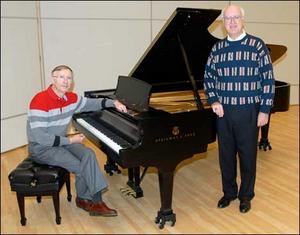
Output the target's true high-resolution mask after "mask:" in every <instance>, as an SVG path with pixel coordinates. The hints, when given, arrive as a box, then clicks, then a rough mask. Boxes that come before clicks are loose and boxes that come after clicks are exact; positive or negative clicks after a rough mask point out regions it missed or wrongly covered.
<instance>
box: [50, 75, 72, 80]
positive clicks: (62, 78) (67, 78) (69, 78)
mask: <svg viewBox="0 0 300 235" xmlns="http://www.w3.org/2000/svg"><path fill="white" fill-rule="evenodd" d="M53 77H55V78H59V79H61V80H68V81H72V80H73V78H72V77H65V76H53Z"/></svg>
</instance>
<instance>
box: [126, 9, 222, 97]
mask: <svg viewBox="0 0 300 235" xmlns="http://www.w3.org/2000/svg"><path fill="white" fill-rule="evenodd" d="M220 13H221V10H214V9H193V8H177V9H176V10H175V11H174V13H173V14H172V15H171V16H170V18H169V19H168V20H167V22H166V23H165V25H164V27H163V28H162V29H161V31H160V32H159V33H158V35H157V36H156V37H155V39H154V40H153V42H152V43H151V45H150V46H149V47H148V49H147V50H146V52H145V53H144V55H143V56H142V57H141V59H140V60H139V61H138V63H137V64H136V65H135V67H134V68H133V69H132V71H131V72H130V74H129V76H132V77H135V78H137V79H140V80H144V81H146V82H147V83H149V84H151V85H152V92H161V91H176V90H190V89H191V87H192V85H191V80H190V78H189V73H188V71H187V67H186V64H185V61H184V57H183V53H182V51H181V48H180V43H179V40H178V36H179V37H180V39H181V42H182V45H183V47H184V49H185V51H186V55H187V59H188V61H189V65H190V70H191V72H192V74H193V77H194V79H195V81H196V83H197V87H198V88H199V89H200V88H202V87H203V78H204V69H205V64H206V62H207V58H208V55H209V52H210V50H211V48H212V46H213V45H214V44H215V42H217V41H218V40H219V39H218V38H215V37H214V36H212V35H211V34H210V33H209V31H208V27H209V26H210V25H211V24H212V23H213V22H214V21H215V20H216V18H217V17H218V16H219V15H220Z"/></svg>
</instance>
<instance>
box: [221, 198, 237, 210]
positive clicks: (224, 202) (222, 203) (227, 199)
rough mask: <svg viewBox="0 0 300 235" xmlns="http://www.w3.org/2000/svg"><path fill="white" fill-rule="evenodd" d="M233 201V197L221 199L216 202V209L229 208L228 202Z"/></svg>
mask: <svg viewBox="0 0 300 235" xmlns="http://www.w3.org/2000/svg"><path fill="white" fill-rule="evenodd" d="M235 199H236V197H234V198H227V197H222V198H221V199H220V200H219V202H218V207H219V208H225V207H227V206H229V204H230V202H231V201H233V200H235Z"/></svg>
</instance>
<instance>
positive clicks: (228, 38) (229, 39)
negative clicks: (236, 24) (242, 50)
mask: <svg viewBox="0 0 300 235" xmlns="http://www.w3.org/2000/svg"><path fill="white" fill-rule="evenodd" d="M245 36H246V32H245V30H244V29H243V32H242V34H241V35H240V36H238V37H237V38H235V39H233V38H231V37H230V36H229V35H227V40H228V41H231V42H233V41H239V40H241V39H243V38H244V37H245Z"/></svg>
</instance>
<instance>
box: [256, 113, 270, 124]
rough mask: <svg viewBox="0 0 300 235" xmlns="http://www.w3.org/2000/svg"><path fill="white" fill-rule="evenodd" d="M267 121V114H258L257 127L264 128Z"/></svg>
mask: <svg viewBox="0 0 300 235" xmlns="http://www.w3.org/2000/svg"><path fill="white" fill-rule="evenodd" d="M268 121H269V114H268V113H262V112H259V114H258V117H257V126H258V127H260V126H264V125H266V124H267V123H268Z"/></svg>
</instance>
